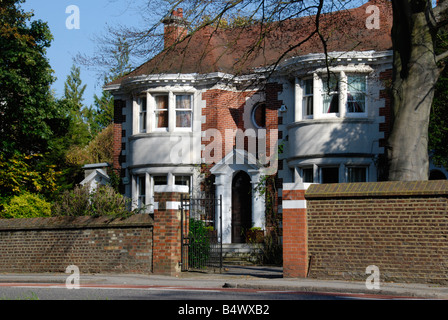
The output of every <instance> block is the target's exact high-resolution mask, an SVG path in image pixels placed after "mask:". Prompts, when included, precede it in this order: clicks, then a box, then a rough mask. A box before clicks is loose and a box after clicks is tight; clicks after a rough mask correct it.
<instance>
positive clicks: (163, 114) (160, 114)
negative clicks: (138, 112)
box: [156, 111, 168, 128]
mask: <svg viewBox="0 0 448 320" xmlns="http://www.w3.org/2000/svg"><path fill="white" fill-rule="evenodd" d="M156 128H168V111H156Z"/></svg>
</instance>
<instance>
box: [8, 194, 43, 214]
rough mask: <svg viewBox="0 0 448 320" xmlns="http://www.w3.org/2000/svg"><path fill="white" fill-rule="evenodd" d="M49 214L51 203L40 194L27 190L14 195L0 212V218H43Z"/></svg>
mask: <svg viewBox="0 0 448 320" xmlns="http://www.w3.org/2000/svg"><path fill="white" fill-rule="evenodd" d="M50 216H51V204H50V203H49V202H47V201H46V200H45V199H44V198H43V197H42V196H40V195H37V194H31V193H28V192H25V193H22V194H20V195H17V196H14V197H13V198H12V199H11V200H10V201H9V202H8V203H6V204H5V205H4V210H3V211H1V212H0V218H1V219H24V218H45V217H50Z"/></svg>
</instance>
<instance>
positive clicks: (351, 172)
mask: <svg viewBox="0 0 448 320" xmlns="http://www.w3.org/2000/svg"><path fill="white" fill-rule="evenodd" d="M347 182H367V168H365V167H347Z"/></svg>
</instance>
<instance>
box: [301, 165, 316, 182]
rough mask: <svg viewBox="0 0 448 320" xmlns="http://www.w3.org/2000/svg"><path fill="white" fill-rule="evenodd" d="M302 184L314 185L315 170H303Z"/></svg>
mask: <svg viewBox="0 0 448 320" xmlns="http://www.w3.org/2000/svg"><path fill="white" fill-rule="evenodd" d="M302 182H303V183H313V182H314V170H313V168H303V169H302Z"/></svg>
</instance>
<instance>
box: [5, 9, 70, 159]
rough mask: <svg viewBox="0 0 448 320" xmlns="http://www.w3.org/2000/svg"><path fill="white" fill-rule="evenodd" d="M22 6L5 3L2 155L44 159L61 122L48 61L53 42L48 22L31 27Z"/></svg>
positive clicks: (29, 18) (28, 17)
mask: <svg viewBox="0 0 448 320" xmlns="http://www.w3.org/2000/svg"><path fill="white" fill-rule="evenodd" d="M23 2H24V0H2V1H1V2H0V48H1V50H0V132H1V140H0V151H3V152H7V153H12V152H14V151H20V152H23V153H27V154H30V153H44V152H46V151H47V150H48V148H49V146H48V141H49V140H50V139H51V138H52V136H53V135H54V127H57V126H58V125H59V123H60V116H61V115H60V113H59V111H58V109H57V107H56V104H55V101H54V99H53V96H52V94H51V91H50V85H51V84H52V82H53V81H54V78H53V76H52V70H51V67H50V65H49V62H48V59H47V58H46V56H45V54H46V49H47V48H48V47H49V46H50V44H51V41H52V39H53V38H52V35H51V32H50V30H49V28H48V25H47V24H46V23H45V22H42V21H41V20H37V21H31V18H32V16H33V14H32V13H27V12H24V10H23V9H22V8H21V7H20V5H21V3H23Z"/></svg>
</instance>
